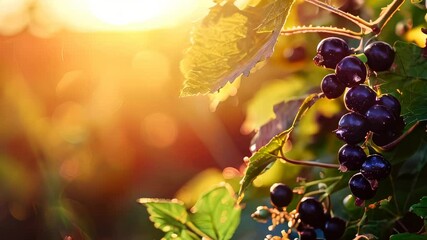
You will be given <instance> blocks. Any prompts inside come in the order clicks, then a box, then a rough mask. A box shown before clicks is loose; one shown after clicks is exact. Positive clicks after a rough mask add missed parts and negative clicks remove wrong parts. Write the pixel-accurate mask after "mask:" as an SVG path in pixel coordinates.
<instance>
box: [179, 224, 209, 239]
mask: <svg viewBox="0 0 427 240" xmlns="http://www.w3.org/2000/svg"><path fill="white" fill-rule="evenodd" d="M185 225H186V226H187V227H188V228H189V229H190V230H191V231H192V232H193V233H195V234H197V235H198V236H199V237H203V239H211V238H210V237H209V236H207V235H206V234H205V233H204V232H202V231H201V230H200V229H198V228H197V227H196V226H195V225H194V224H193V223H192V222H190V221H188V222H186V223H185Z"/></svg>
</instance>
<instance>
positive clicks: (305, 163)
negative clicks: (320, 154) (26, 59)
mask: <svg viewBox="0 0 427 240" xmlns="http://www.w3.org/2000/svg"><path fill="white" fill-rule="evenodd" d="M280 153H281V156H277V157H278V158H279V159H280V160H281V161H284V162H287V163H291V164H295V165H303V166H308V167H322V168H335V169H338V168H339V167H340V165H338V164H333V163H320V162H314V161H302V160H294V159H289V158H287V157H285V155H284V154H283V151H282V149H280Z"/></svg>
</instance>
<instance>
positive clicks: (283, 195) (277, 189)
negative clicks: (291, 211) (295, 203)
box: [270, 183, 293, 209]
mask: <svg viewBox="0 0 427 240" xmlns="http://www.w3.org/2000/svg"><path fill="white" fill-rule="evenodd" d="M292 197H293V192H292V189H290V188H289V187H288V186H287V185H285V184H283V183H275V184H273V185H272V186H271V187H270V199H271V203H272V204H273V205H274V206H275V207H276V208H278V209H281V208H283V207H286V206H288V205H289V203H290V202H291V201H292Z"/></svg>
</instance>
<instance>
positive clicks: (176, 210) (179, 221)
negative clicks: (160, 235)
mask: <svg viewBox="0 0 427 240" xmlns="http://www.w3.org/2000/svg"><path fill="white" fill-rule="evenodd" d="M138 202H139V203H142V204H144V205H145V206H146V207H147V211H148V213H149V214H150V220H151V221H152V222H153V223H154V227H156V228H158V229H160V230H162V231H163V232H166V233H169V234H175V235H177V236H181V233H182V232H183V231H184V230H186V229H187V226H186V224H187V222H188V218H189V216H188V213H187V210H186V208H185V206H184V203H182V202H181V201H178V200H176V199H174V200H165V199H153V198H141V199H139V200H138ZM175 235H174V236H175Z"/></svg>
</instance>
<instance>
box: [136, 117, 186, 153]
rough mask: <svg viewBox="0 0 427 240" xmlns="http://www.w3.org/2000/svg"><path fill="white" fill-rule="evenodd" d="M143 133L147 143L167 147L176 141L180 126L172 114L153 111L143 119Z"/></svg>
mask: <svg viewBox="0 0 427 240" xmlns="http://www.w3.org/2000/svg"><path fill="white" fill-rule="evenodd" d="M141 135H142V137H143V140H144V141H145V142H146V143H147V144H149V145H151V146H154V147H157V148H165V147H168V146H170V145H172V144H173V143H174V142H175V141H176V139H177V137H178V126H177V123H176V121H175V119H173V118H172V117H171V116H169V115H167V114H165V113H153V114H151V115H148V116H147V117H145V119H144V120H143V121H142V126H141Z"/></svg>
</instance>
